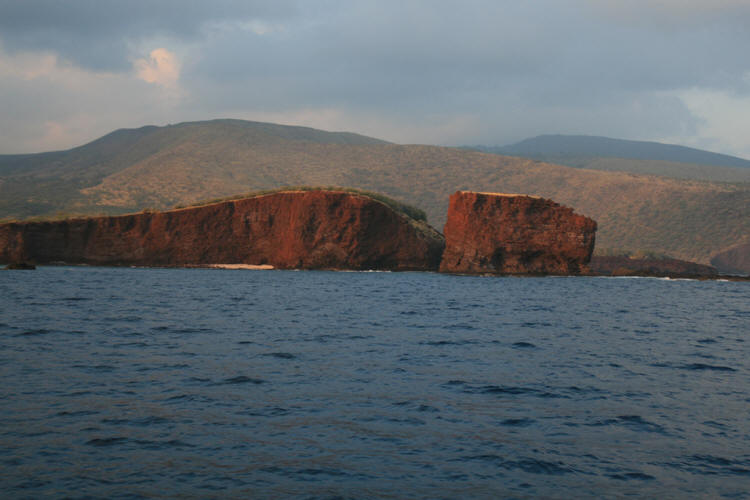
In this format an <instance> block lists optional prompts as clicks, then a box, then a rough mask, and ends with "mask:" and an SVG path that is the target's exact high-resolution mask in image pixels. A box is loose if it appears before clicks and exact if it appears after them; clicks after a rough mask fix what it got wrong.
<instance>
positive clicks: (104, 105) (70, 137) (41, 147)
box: [0, 46, 181, 154]
mask: <svg viewBox="0 0 750 500" xmlns="http://www.w3.org/2000/svg"><path fill="white" fill-rule="evenodd" d="M172 94H174V92H173V91H172V90H166V91H165V89H164V88H163V87H162V86H161V85H152V84H149V83H145V82H144V81H143V79H142V78H139V77H137V76H136V75H135V74H133V73H113V72H100V71H93V70H88V69H84V68H81V67H78V66H75V65H73V64H71V63H70V62H68V61H65V60H61V59H60V58H59V56H56V55H54V54H50V53H48V52H46V51H40V52H34V51H27V52H20V53H15V54H9V53H7V52H5V51H4V50H3V48H2V46H0V107H1V109H2V113H1V116H0V154H9V153H25V152H37V151H49V150H55V149H67V148H70V147H73V146H78V145H80V144H83V143H85V142H88V141H90V140H92V139H95V138H97V137H98V136H101V135H103V134H105V133H108V132H111V131H112V130H115V129H118V128H122V127H139V126H142V125H145V124H149V123H155V124H159V123H164V122H168V121H180V120H179V118H181V117H177V118H178V119H175V118H176V116H175V115H176V114H177V113H178V112H179V108H178V105H179V102H180V101H179V100H176V99H171V98H169V97H171V96H172ZM165 97H166V98H165Z"/></svg>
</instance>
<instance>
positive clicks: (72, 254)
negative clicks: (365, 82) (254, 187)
mask: <svg viewBox="0 0 750 500" xmlns="http://www.w3.org/2000/svg"><path fill="white" fill-rule="evenodd" d="M443 246H444V240H443V237H442V235H440V234H439V233H438V232H437V231H435V230H434V229H432V228H431V227H430V226H428V225H427V224H426V223H424V222H422V221H417V220H415V219H412V218H410V217H408V216H407V215H405V214H402V213H399V212H396V211H394V210H393V209H392V208H390V207H389V206H387V205H386V204H384V203H382V202H380V201H378V200H375V199H373V198H370V197H368V196H366V195H363V194H356V193H350V192H344V191H335V190H312V191H281V192H276V193H271V194H265V195H261V196H256V197H251V198H245V199H238V200H232V201H225V202H219V203H214V204H210V205H204V206H199V207H191V208H183V209H176V210H170V211H166V212H142V213H138V214H131V215H123V216H116V217H91V218H80V219H69V220H62V221H44V222H12V223H7V224H2V225H0V262H21V261H32V262H36V263H39V264H44V263H51V262H64V263H69V264H91V265H123V266H124V265H136V266H185V265H205V264H222V263H227V264H250V265H271V266H273V267H275V268H280V269H353V270H364V269H379V270H399V271H400V270H436V269H437V268H438V266H439V263H440V256H441V254H442V251H443Z"/></svg>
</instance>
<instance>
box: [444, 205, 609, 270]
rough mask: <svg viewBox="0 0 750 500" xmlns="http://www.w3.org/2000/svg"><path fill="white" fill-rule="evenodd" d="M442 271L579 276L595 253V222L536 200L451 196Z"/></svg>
mask: <svg viewBox="0 0 750 500" xmlns="http://www.w3.org/2000/svg"><path fill="white" fill-rule="evenodd" d="M444 233H445V252H444V254H443V260H442V263H441V264H440V271H442V272H450V273H470V274H486V273H489V274H578V273H581V272H586V271H587V267H586V264H587V263H588V262H589V260H590V259H591V253H592V252H593V250H594V237H595V234H596V222H594V221H593V220H592V219H589V218H588V217H584V216H582V215H578V214H576V213H574V212H573V210H572V209H570V208H568V207H564V206H562V205H559V204H558V203H555V202H554V201H552V200H548V199H545V198H539V197H535V196H527V195H519V194H502V193H476V192H471V191H458V192H456V193H454V194H453V195H451V197H450V206H449V208H448V218H447V222H446V224H445V229H444Z"/></svg>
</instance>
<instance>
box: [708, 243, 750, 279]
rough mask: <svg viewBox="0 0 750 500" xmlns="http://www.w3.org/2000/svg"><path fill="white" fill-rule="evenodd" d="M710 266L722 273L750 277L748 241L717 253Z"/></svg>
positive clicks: (749, 244) (749, 248) (749, 246)
mask: <svg viewBox="0 0 750 500" xmlns="http://www.w3.org/2000/svg"><path fill="white" fill-rule="evenodd" d="M711 265H712V266H715V267H716V268H717V269H718V270H719V271H721V272H723V273H729V274H741V275H750V241H749V242H747V243H742V244H739V245H735V246H733V247H731V248H729V249H727V250H724V251H723V252H719V253H717V254H716V255H714V256H713V257H712V258H711Z"/></svg>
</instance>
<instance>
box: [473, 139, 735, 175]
mask: <svg viewBox="0 0 750 500" xmlns="http://www.w3.org/2000/svg"><path fill="white" fill-rule="evenodd" d="M482 149H483V150H485V151H488V152H493V153H500V154H506V155H511V156H525V157H531V158H538V159H554V158H556V157H566V156H568V157H588V158H597V157H598V158H625V159H632V160H657V161H670V162H678V163H693V164H698V165H715V166H722V167H741V168H750V160H746V159H744V158H738V157H736V156H730V155H725V154H720V153H713V152H710V151H704V150H702V149H696V148H690V147H687V146H679V145H676V144H663V143H660V142H652V141H633V140H627V139H613V138H611V137H602V136H594V135H562V134H548V135H539V136H536V137H531V138H529V139H524V140H522V141H520V142H517V143H515V144H511V145H508V146H502V147H496V148H482Z"/></svg>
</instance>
